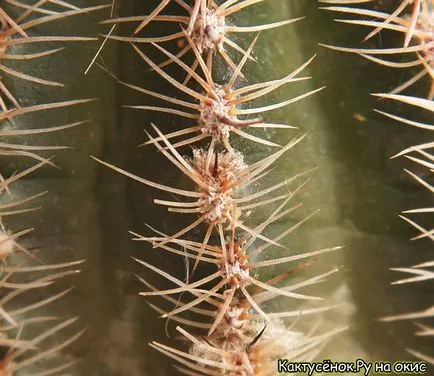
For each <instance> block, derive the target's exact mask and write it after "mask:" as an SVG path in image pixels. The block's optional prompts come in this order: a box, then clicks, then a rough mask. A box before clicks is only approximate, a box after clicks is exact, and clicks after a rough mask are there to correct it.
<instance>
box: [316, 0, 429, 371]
mask: <svg viewBox="0 0 434 376" xmlns="http://www.w3.org/2000/svg"><path fill="white" fill-rule="evenodd" d="M320 2H321V3H326V4H331V5H327V6H326V7H324V9H326V10H329V11H333V12H338V14H340V15H343V16H346V18H343V19H337V20H336V21H339V22H344V23H348V24H351V25H357V26H361V27H366V28H367V29H368V30H370V31H369V32H367V34H366V37H365V38H364V42H366V41H368V40H371V39H372V38H373V37H374V36H376V35H378V34H379V33H380V32H381V33H384V35H386V36H387V38H383V39H382V41H383V40H384V43H382V45H381V46H375V45H374V46H371V47H369V48H366V47H365V48H360V47H341V46H330V45H327V46H326V47H329V48H332V49H334V50H338V51H343V52H349V53H355V54H358V55H360V56H362V57H364V58H366V59H368V60H370V61H372V62H374V63H376V64H378V65H380V66H382V67H386V68H392V69H397V70H400V71H405V72H406V73H409V74H408V75H409V76H410V78H409V79H407V80H406V81H404V82H403V83H401V84H399V85H398V86H397V87H395V88H393V89H392V90H391V91H390V92H389V93H379V94H373V95H374V96H376V97H378V98H380V99H386V100H391V101H393V103H394V104H395V105H396V107H398V106H402V105H404V106H406V107H405V109H410V110H412V112H413V113H417V116H418V119H413V118H410V117H408V118H407V117H406V116H400V115H397V114H394V113H389V112H385V111H380V110H375V111H376V112H378V113H380V114H381V115H384V116H386V117H387V118H389V119H392V120H393V121H396V122H397V124H403V125H406V126H410V127H414V128H416V129H419V130H420V131H421V132H425V134H427V139H428V142H424V143H422V144H419V145H412V146H409V147H407V148H405V149H404V150H402V151H400V152H399V153H397V154H396V155H394V156H392V157H391V158H392V159H394V158H398V157H401V158H402V157H404V158H406V159H408V160H410V161H412V162H414V163H415V164H416V166H417V167H418V172H417V173H416V172H415V171H411V170H410V169H405V172H406V174H408V175H409V176H410V177H411V178H412V179H414V180H415V181H416V182H417V183H419V184H420V185H422V186H423V187H424V188H425V189H427V190H429V192H431V193H434V186H433V184H432V172H433V171H434V169H433V168H434V163H433V162H434V155H433V153H432V151H431V150H432V149H433V148H434V143H433V142H432V140H431V139H430V135H431V133H430V132H432V131H433V130H434V125H433V123H432V122H427V120H426V119H427V118H428V119H432V117H433V114H434V105H433V98H434V70H433V69H434V55H433V51H434V2H433V1H432V0H400V1H396V4H395V2H394V3H393V7H392V9H386V8H388V6H387V5H386V4H382V2H381V1H376V0H321V1H320ZM396 36H398V39H399V40H400V41H401V42H400V44H399V45H391V44H390V43H388V41H389V40H391V41H394V40H396V38H395V37H396ZM423 80H428V87H429V90H428V93H427V94H426V97H425V98H424V97H420V94H419V93H420V87H419V86H417V84H418V83H421V82H420V81H423ZM403 92H409V93H408V94H406V95H404V94H402V93H403ZM419 111H420V114H419ZM419 118H420V119H423V120H419ZM421 175H422V176H421ZM433 212H434V209H433V208H432V207H425V208H417V209H411V210H406V211H404V212H403V213H402V215H400V217H401V218H402V219H403V220H405V221H406V222H407V223H409V224H410V225H411V226H413V227H414V228H415V229H416V230H417V231H418V232H419V234H418V235H416V236H415V237H414V238H412V240H416V239H430V240H434V236H433V235H434V230H433V229H432V228H429V227H428V228H427V227H426V226H427V225H426V224H425V223H427V224H428V226H430V225H429V224H430V223H432V221H431V220H430V218H429V216H430V215H432V213H433ZM422 214H423V216H422ZM421 217H423V218H422V219H421ZM433 266H434V261H433V260H428V261H426V262H423V263H418V264H417V265H413V266H404V267H398V268H392V270H394V271H399V272H404V273H408V274H410V277H406V278H403V279H400V280H397V281H395V282H393V283H392V284H397V285H401V284H406V283H414V282H424V283H429V282H432V279H433V278H434V273H433V270H432V268H433ZM432 317H434V312H433V307H432V306H431V307H429V308H427V309H426V310H423V311H419V312H406V313H402V314H397V315H394V316H388V317H385V318H383V319H382V320H383V321H397V320H415V321H414V322H415V325H416V327H417V331H416V333H415V334H416V335H417V336H420V337H428V338H429V337H432V336H433V333H434V332H433V328H432V327H431V326H430V325H428V324H426V322H427V320H430V319H432ZM407 351H408V352H409V353H410V354H412V355H413V356H415V357H416V358H419V359H422V360H424V361H426V362H429V363H431V364H434V357H433V354H427V353H425V352H421V351H419V350H417V349H414V348H407Z"/></svg>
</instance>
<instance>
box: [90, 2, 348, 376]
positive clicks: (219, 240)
mask: <svg viewBox="0 0 434 376" xmlns="http://www.w3.org/2000/svg"><path fill="white" fill-rule="evenodd" d="M263 1H264V0H225V1H219V2H216V1H208V0H194V1H189V2H187V1H183V0H172V1H170V0H163V1H160V2H157V5H156V7H155V9H154V11H152V12H151V13H150V14H149V15H132V16H127V17H118V18H112V19H110V20H107V21H106V22H105V23H106V24H110V25H112V26H111V29H110V32H109V33H108V34H106V35H104V38H105V40H104V44H105V43H106V42H107V40H116V41H122V42H127V43H129V44H130V45H131V48H133V49H134V50H135V51H136V53H137V55H138V56H139V57H140V58H141V59H142V60H143V63H144V64H145V68H149V69H150V70H151V71H153V72H152V73H150V74H156V75H158V76H159V78H160V79H161V80H165V81H167V82H168V83H169V84H171V85H172V86H173V87H174V88H176V89H178V90H179V92H180V93H182V95H183V96H185V97H186V99H181V98H179V97H172V96H169V95H166V94H165V93H163V92H155V91H152V90H149V89H147V88H144V87H139V86H136V85H133V84H130V83H128V82H122V81H121V83H122V84H123V85H126V86H127V87H129V88H131V89H133V90H135V91H137V92H140V93H145V94H147V95H148V96H150V97H153V98H154V99H156V100H158V101H160V102H161V105H146V104H144V105H139V106H130V107H132V108H135V109H138V110H145V111H155V112H160V113H163V114H165V115H167V117H172V116H175V117H178V118H180V119H181V121H182V124H183V126H182V128H181V129H180V130H177V131H173V132H170V133H167V134H163V132H162V131H161V130H160V128H159V127H158V126H157V125H155V124H151V125H150V126H149V127H147V129H146V133H147V136H148V139H149V140H148V141H146V142H145V143H144V145H150V146H152V147H154V148H155V149H156V151H158V152H159V153H161V154H162V155H164V156H165V157H166V158H167V160H168V161H170V163H171V164H172V165H173V167H176V168H177V169H178V170H179V171H181V172H182V174H184V175H185V176H186V177H188V178H189V180H190V183H191V184H190V188H189V189H185V187H177V186H170V185H165V184H162V183H159V182H157V181H152V180H149V179H146V178H144V177H140V176H137V175H135V174H133V173H132V172H129V171H126V170H124V169H122V168H120V167H117V166H115V165H113V164H111V163H109V162H106V161H102V160H101V159H97V158H94V159H96V160H97V161H98V162H100V163H102V164H103V165H105V166H107V167H109V168H111V169H113V170H115V171H117V172H118V173H120V174H123V175H125V176H127V177H129V178H132V179H134V180H136V181H138V182H140V183H143V184H145V185H147V186H149V187H152V188H155V189H156V190H158V191H160V192H161V197H159V198H156V199H155V200H154V202H155V204H157V205H162V206H165V207H167V210H168V211H169V212H171V213H175V214H174V215H177V216H180V215H182V216H188V218H191V219H190V222H189V224H188V225H187V226H186V227H184V228H181V229H179V228H178V229H176V230H173V232H171V233H169V234H166V233H163V232H162V231H160V229H152V230H153V231H154V234H152V235H151V236H146V235H141V234H138V233H136V232H132V235H133V239H134V240H136V241H143V242H146V243H148V244H150V245H151V246H152V248H153V249H156V250H159V251H163V252H167V253H169V254H174V255H177V256H178V257H180V258H182V259H187V260H189V262H188V263H187V265H188V275H187V279H186V280H181V279H179V278H177V277H175V276H174V275H172V274H170V273H168V272H166V271H165V270H162V269H160V268H158V267H156V266H154V265H152V264H150V263H148V262H147V261H146V259H145V260H136V261H137V262H138V263H140V264H141V265H143V266H144V267H145V268H146V269H148V270H150V271H152V272H155V273H156V274H157V275H159V276H161V277H163V279H165V280H166V282H169V283H170V284H171V285H172V287H171V288H168V289H159V288H157V287H155V286H153V285H152V284H150V283H149V282H148V281H146V280H144V279H142V278H141V282H143V284H144V285H146V286H147V287H148V291H146V292H142V293H141V295H142V296H146V297H150V296H157V297H160V298H162V299H163V300H164V301H165V303H166V304H165V306H167V305H169V306H171V307H172V308H170V309H163V308H160V306H158V305H155V304H151V307H152V308H154V309H155V311H157V312H158V313H159V314H160V315H161V317H162V318H168V319H170V320H171V321H172V322H175V323H177V327H176V330H177V332H178V333H179V334H180V335H181V337H182V338H183V340H184V342H185V343H188V345H187V349H185V346H184V348H179V349H178V348H176V347H174V346H168V345H165V344H163V343H159V342H153V343H151V346H152V347H153V348H155V349H156V350H158V351H160V352H161V353H163V354H165V355H167V356H168V357H170V358H172V359H173V360H174V361H176V363H177V365H176V368H177V369H178V370H179V371H181V372H182V373H184V374H187V375H245V376H247V375H249V376H253V375H255V376H256V375H257V376H259V375H261V376H265V375H274V374H276V360H277V359H278V358H286V359H291V360H299V361H308V360H311V359H313V358H315V357H316V356H317V355H318V353H319V352H320V351H321V350H322V348H323V347H324V346H325V344H326V343H327V342H328V341H329V340H330V338H331V336H333V335H334V334H336V333H338V332H339V331H341V330H343V328H339V329H336V330H333V331H325V332H324V331H321V330H319V331H318V330H315V329H314V330H312V331H311V332H310V333H303V332H301V331H298V330H295V329H294V328H292V327H288V323H287V319H290V318H296V317H298V316H303V315H306V314H315V313H319V312H322V311H325V310H328V309H330V308H332V307H330V306H324V305H322V306H318V305H315V303H314V302H315V301H317V300H320V298H318V297H316V296H312V295H310V294H307V293H303V292H300V290H301V289H303V288H305V287H308V286H312V285H315V284H317V283H319V282H322V281H324V279H325V278H326V277H328V276H329V275H332V274H334V273H336V272H338V270H339V268H338V267H336V268H333V269H332V270H328V271H326V272H324V273H321V274H319V275H315V276H312V277H309V278H308V279H305V280H303V281H298V282H297V283H294V282H292V281H291V278H290V277H291V276H292V274H293V273H296V272H297V270H300V269H302V268H306V267H308V266H309V265H310V264H311V263H313V262H314V261H315V260H316V259H317V257H319V256H320V255H324V254H326V253H329V252H335V251H337V250H339V249H340V248H341V247H331V248H326V249H320V250H311V251H305V252H302V253H298V254H293V253H290V254H289V250H288V248H287V247H285V246H284V245H283V244H282V243H281V241H282V240H284V239H285V238H286V237H287V236H288V235H290V234H291V233H292V232H293V231H294V230H295V229H297V228H298V227H300V226H301V225H302V224H303V223H304V222H306V221H307V220H308V219H309V218H310V217H312V216H313V215H314V214H315V213H316V212H314V213H312V214H310V215H308V216H307V217H306V218H303V219H302V220H300V221H297V222H295V223H293V224H292V225H291V226H289V227H288V228H287V229H285V231H283V232H282V233H280V234H279V235H273V236H267V235H266V233H267V231H266V230H267V229H268V227H269V226H271V225H272V224H273V223H276V222H277V221H279V220H282V219H285V218H288V217H289V216H290V215H291V213H293V212H294V211H296V210H297V209H298V208H299V207H300V206H301V204H295V203H293V201H294V199H295V198H296V196H297V194H298V193H299V192H300V191H301V190H302V189H303V187H304V186H305V185H306V183H307V181H308V180H309V179H308V177H307V175H308V174H309V172H310V171H303V172H300V173H299V174H297V175H296V176H292V177H286V178H284V179H282V181H280V182H278V183H277V184H274V185H270V186H266V187H265V188H262V189H261V190H257V189H255V187H257V186H258V185H261V184H264V183H263V181H264V177H265V176H267V174H269V173H270V171H271V169H272V168H273V166H274V165H275V164H276V163H278V161H279V160H281V159H283V158H285V157H286V155H287V153H288V152H289V151H290V150H291V149H293V148H294V147H295V146H296V145H298V144H299V143H300V142H301V141H302V140H303V139H304V137H305V135H298V136H295V137H294V138H293V139H292V140H291V141H290V142H289V143H287V144H286V145H280V144H279V142H278V141H275V140H273V141H271V140H269V139H267V137H266V136H265V135H264V136H262V137H259V136H257V135H254V134H252V132H251V130H252V129H254V128H260V129H266V128H282V129H287V128H291V127H290V126H288V125H286V124H277V123H272V122H269V121H268V120H265V119H266V118H268V117H269V116H270V115H269V114H270V113H271V112H272V111H273V110H275V109H278V108H282V107H285V106H290V105H292V104H294V103H296V102H298V101H300V100H302V99H303V98H305V97H308V96H310V95H312V94H314V93H316V92H317V91H319V90H321V89H322V88H320V89H317V90H313V91H310V92H307V93H303V94H301V95H298V96H296V97H294V98H290V99H285V100H282V101H279V102H272V103H266V104H264V105H261V106H258V105H257V103H258V100H259V99H260V100H261V101H263V97H266V96H267V95H268V94H270V93H272V92H274V91H275V90H277V89H279V88H281V87H282V86H284V85H288V84H291V83H294V82H297V81H302V80H306V79H308V78H309V77H306V76H303V75H302V74H303V71H304V70H305V69H306V67H308V66H309V64H310V63H311V62H312V60H313V58H311V59H309V60H308V61H306V63H304V64H303V65H302V66H300V67H298V68H297V69H295V70H293V71H291V72H290V73H289V74H288V75H287V76H285V77H283V78H273V79H270V80H269V81H266V82H259V83H248V84H246V82H249V75H248V73H247V72H248V64H257V61H256V59H255V57H254V55H253V51H254V47H255V44H256V42H257V40H258V38H260V36H259V32H261V31H266V30H268V29H272V28H275V27H283V26H286V25H288V24H290V23H292V22H294V21H297V19H291V20H283V21H279V20H278V21H276V22H274V23H270V24H264V25H254V26H242V27H241V26H236V24H235V20H236V14H237V13H241V12H242V11H244V10H245V9H246V8H249V7H251V6H253V5H255V4H256V3H261V2H263ZM176 7H178V12H177V13H176V15H174V14H173V13H170V14H165V11H166V10H167V9H168V8H170V9H176ZM156 22H162V23H172V24H173V23H174V24H175V25H180V26H179V30H178V31H176V32H174V33H169V34H167V35H164V34H163V35H149V34H150V32H149V30H148V27H149V26H150V25H151V24H153V23H156ZM119 24H130V25H133V30H134V31H133V33H132V35H131V36H123V35H118V34H117V33H116V30H117V29H116V26H117V25H119ZM150 30H151V29H150ZM233 33H237V34H239V35H242V36H243V38H238V39H237V42H235V41H233V40H232V39H230V36H231V34H233ZM252 34H253V36H252V37H249V36H251V35H252ZM249 39H250V41H249ZM246 40H247V41H248V42H247V43H245V41H246ZM173 41H176V44H177V46H180V50H179V51H177V52H171V51H170V46H171V45H172V44H171V42H173ZM166 44H167V45H168V46H169V47H166ZM150 49H154V52H155V53H157V52H158V53H161V56H162V59H161V61H160V62H156V61H154V58H151V57H150V54H149V53H148V50H150ZM184 58H186V59H184ZM187 58H189V59H190V60H188V59H187ZM216 59H220V61H222V62H223V63H224V64H225V66H226V69H227V70H229V71H230V72H231V73H230V74H229V76H228V77H227V78H225V79H223V80H222V79H221V78H217V77H222V75H217V74H216V65H215V64H214V63H215V60H216ZM187 61H190V62H191V61H193V62H192V63H188V62H187ZM169 65H170V66H177V67H178V68H179V69H180V70H181V71H182V72H183V75H182V77H181V78H179V77H178V76H175V75H173V74H170V73H168V69H167V68H166V67H167V66H169ZM182 98H183V97H182ZM236 137H241V138H244V139H245V140H246V142H252V143H257V144H259V145H262V146H263V147H267V148H268V149H267V150H270V148H273V149H275V151H274V152H271V153H270V154H269V155H268V156H266V157H265V158H262V159H260V160H257V161H250V160H249V158H248V156H246V155H245V154H244V153H243V151H242V150H238V148H237V147H236V146H235V145H236V144H235V140H236ZM186 146H188V147H189V148H185V147H186ZM187 153H188V154H187ZM270 207H271V208H272V210H271V211H270V210H269V208H270ZM267 209H268V210H267ZM252 211H253V212H256V213H262V212H267V211H270V213H269V214H268V215H267V217H266V219H265V220H264V221H262V222H260V223H257V224H253V225H251V224H249V225H247V224H246V223H248V222H249V221H246V218H247V217H248V216H249V215H250V213H251V212H252ZM193 233H195V234H197V233H201V234H202V235H200V239H198V238H197V236H193V235H192V234H193ZM273 249H274V250H276V249H277V250H280V251H281V253H282V254H283V257H275V256H272V254H273V253H272V252H271V251H272V250H273ZM274 254H275V252H274ZM277 266H281V267H282V266H283V268H284V269H283V270H284V271H283V272H280V273H276V275H274V276H272V277H269V278H268V279H267V280H265V281H264V280H263V278H264V277H263V275H264V274H263V271H264V270H270V268H272V269H271V270H273V269H274V268H277ZM199 271H200V275H201V276H203V275H205V276H204V277H200V278H197V277H196V276H197V275H198V274H199ZM267 275H271V273H270V272H268V273H267ZM261 276H262V277H261ZM279 297H286V298H289V299H292V300H293V301H294V306H296V305H297V302H302V303H304V304H307V303H309V304H311V302H312V304H313V305H312V306H311V307H310V308H305V309H303V310H300V309H298V308H297V309H294V310H293V311H285V312H275V311H274V312H269V310H270V308H269V307H270V303H271V301H272V300H275V299H277V298H279Z"/></svg>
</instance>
